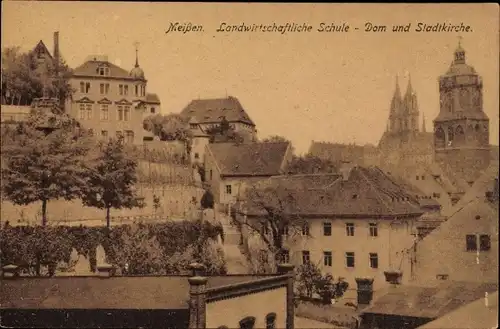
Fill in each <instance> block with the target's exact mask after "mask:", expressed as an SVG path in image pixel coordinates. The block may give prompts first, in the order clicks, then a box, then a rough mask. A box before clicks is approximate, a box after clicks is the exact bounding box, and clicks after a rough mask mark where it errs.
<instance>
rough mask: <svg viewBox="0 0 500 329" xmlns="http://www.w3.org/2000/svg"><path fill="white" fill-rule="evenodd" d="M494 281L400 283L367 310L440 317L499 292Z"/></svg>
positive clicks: (433, 317)
mask: <svg viewBox="0 0 500 329" xmlns="http://www.w3.org/2000/svg"><path fill="white" fill-rule="evenodd" d="M497 290H498V285H497V284H493V283H472V282H458V281H450V282H445V283H443V284H441V285H439V286H437V287H417V286H404V285H401V286H396V287H390V288H389V289H388V292H387V294H385V295H383V296H381V297H379V298H377V299H375V300H374V301H373V304H372V305H371V306H369V307H367V308H366V309H364V310H363V314H367V313H369V314H374V313H375V314H388V315H399V316H410V317H419V318H430V319H436V318H439V317H442V316H444V315H445V314H447V313H449V312H451V311H453V310H455V309H457V308H459V307H461V306H462V305H465V304H467V303H470V302H472V301H475V300H477V299H479V298H481V297H484V293H485V292H489V293H492V292H495V291H497Z"/></svg>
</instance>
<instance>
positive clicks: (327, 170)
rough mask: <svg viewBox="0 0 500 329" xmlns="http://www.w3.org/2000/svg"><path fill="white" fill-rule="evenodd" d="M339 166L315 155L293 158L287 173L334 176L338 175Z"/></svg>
mask: <svg viewBox="0 0 500 329" xmlns="http://www.w3.org/2000/svg"><path fill="white" fill-rule="evenodd" d="M338 168H339V166H338V164H336V163H334V162H333V161H330V160H326V159H321V158H319V157H316V156H313V155H309V154H307V155H305V156H296V155H294V156H293V157H292V161H291V162H290V163H289V165H288V168H287V172H288V174H290V175H298V174H332V173H338Z"/></svg>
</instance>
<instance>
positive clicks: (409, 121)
mask: <svg viewBox="0 0 500 329" xmlns="http://www.w3.org/2000/svg"><path fill="white" fill-rule="evenodd" d="M403 111H404V112H403V118H404V122H405V131H406V132H412V133H416V132H418V124H419V117H420V112H419V110H418V103H417V94H416V93H415V91H414V90H413V87H412V85H411V77H410V78H409V79H408V87H407V88H406V93H405V97H404V104H403Z"/></svg>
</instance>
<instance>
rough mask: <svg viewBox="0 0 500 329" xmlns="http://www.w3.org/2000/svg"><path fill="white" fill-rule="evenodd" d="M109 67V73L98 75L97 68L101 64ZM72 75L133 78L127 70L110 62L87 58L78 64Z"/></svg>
mask: <svg viewBox="0 0 500 329" xmlns="http://www.w3.org/2000/svg"><path fill="white" fill-rule="evenodd" d="M103 65H105V66H107V67H109V75H108V76H102V75H99V72H98V68H99V67H101V66H103ZM73 76H83V77H100V78H117V79H127V80H134V78H133V77H131V76H130V74H129V72H128V71H127V70H125V69H123V68H121V67H119V66H117V65H115V64H113V63H111V62H108V61H101V60H88V61H86V62H85V63H83V64H82V65H80V66H78V67H77V68H75V69H74V71H73Z"/></svg>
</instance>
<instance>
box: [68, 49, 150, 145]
mask: <svg viewBox="0 0 500 329" xmlns="http://www.w3.org/2000/svg"><path fill="white" fill-rule="evenodd" d="M70 83H71V85H72V87H73V88H74V89H75V90H76V91H75V93H74V95H73V99H72V100H69V101H68V104H67V112H68V113H69V114H70V115H72V116H73V117H74V118H76V119H77V120H78V121H79V122H80V123H81V124H82V126H83V127H84V128H86V129H89V130H91V131H92V132H93V133H94V135H95V136H97V137H102V138H109V137H117V136H123V137H124V139H125V142H127V143H130V144H142V143H143V140H144V137H148V136H150V134H148V133H147V132H146V131H145V130H144V128H143V119H144V117H145V115H146V113H147V114H150V113H151V112H153V111H154V112H155V113H156V112H157V111H159V110H160V101H159V99H158V96H156V95H155V94H149V93H147V80H146V76H145V74H144V71H143V69H142V68H141V67H140V66H139V59H138V56H137V49H136V62H135V66H134V67H133V68H132V70H131V71H130V72H129V71H127V70H125V69H123V68H121V67H119V66H117V65H115V64H113V63H111V62H110V61H109V60H108V57H107V56H89V57H88V58H87V59H86V60H85V62H84V63H83V64H82V65H80V66H78V67H77V68H75V69H74V71H73V76H72V77H71V79H70Z"/></svg>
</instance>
